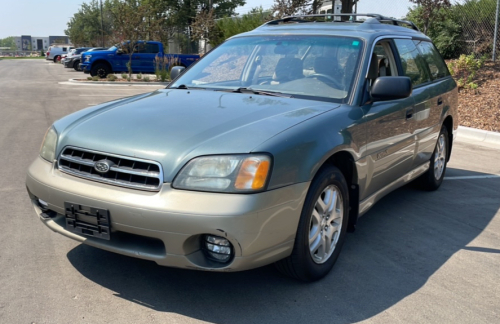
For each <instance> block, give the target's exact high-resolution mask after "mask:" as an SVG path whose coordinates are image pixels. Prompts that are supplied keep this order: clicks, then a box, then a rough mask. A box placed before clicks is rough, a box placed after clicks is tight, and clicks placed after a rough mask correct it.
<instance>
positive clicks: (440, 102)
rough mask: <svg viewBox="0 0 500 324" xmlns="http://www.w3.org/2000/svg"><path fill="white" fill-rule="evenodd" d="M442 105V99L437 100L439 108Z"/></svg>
mask: <svg viewBox="0 0 500 324" xmlns="http://www.w3.org/2000/svg"><path fill="white" fill-rule="evenodd" d="M442 104H443V98H439V99H438V106H441V105H442Z"/></svg>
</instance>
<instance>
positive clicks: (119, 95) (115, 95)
mask: <svg viewBox="0 0 500 324" xmlns="http://www.w3.org/2000/svg"><path fill="white" fill-rule="evenodd" d="M121 96H122V95H121V94H110V95H80V97H121Z"/></svg>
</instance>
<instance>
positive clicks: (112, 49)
mask: <svg viewBox="0 0 500 324" xmlns="http://www.w3.org/2000/svg"><path fill="white" fill-rule="evenodd" d="M117 49H118V47H116V46H111V47H110V48H108V49H107V51H116V50H117Z"/></svg>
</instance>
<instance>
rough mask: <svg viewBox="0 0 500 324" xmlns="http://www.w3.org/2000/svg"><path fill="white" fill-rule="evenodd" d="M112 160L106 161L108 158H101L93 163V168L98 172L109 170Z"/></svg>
mask: <svg viewBox="0 0 500 324" xmlns="http://www.w3.org/2000/svg"><path fill="white" fill-rule="evenodd" d="M112 163H113V162H111V161H108V160H101V161H97V162H96V163H95V164H94V169H95V170H96V171H97V172H99V173H106V172H108V171H109V169H110V168H111V165H112Z"/></svg>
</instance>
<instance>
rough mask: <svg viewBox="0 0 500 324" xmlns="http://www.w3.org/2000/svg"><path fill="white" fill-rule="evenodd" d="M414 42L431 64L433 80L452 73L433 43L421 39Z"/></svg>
mask: <svg viewBox="0 0 500 324" xmlns="http://www.w3.org/2000/svg"><path fill="white" fill-rule="evenodd" d="M413 42H414V43H415V45H417V47H418V49H419V51H420V52H421V53H422V56H423V58H424V60H425V62H426V63H427V65H428V66H429V71H430V73H431V78H432V80H436V79H441V78H444V77H446V76H448V75H450V72H449V71H448V68H447V67H446V63H445V62H444V61H443V58H442V57H441V55H440V54H439V52H438V51H437V49H436V47H434V45H433V44H432V43H430V42H425V41H419V40H418V41H417V40H415V41H413Z"/></svg>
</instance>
